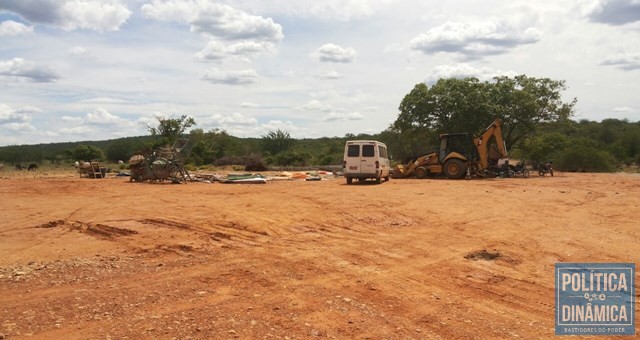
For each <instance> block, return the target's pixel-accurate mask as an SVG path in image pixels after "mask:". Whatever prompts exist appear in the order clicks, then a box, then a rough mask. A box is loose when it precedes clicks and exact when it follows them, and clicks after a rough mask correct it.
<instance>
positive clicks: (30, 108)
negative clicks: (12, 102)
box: [14, 105, 42, 114]
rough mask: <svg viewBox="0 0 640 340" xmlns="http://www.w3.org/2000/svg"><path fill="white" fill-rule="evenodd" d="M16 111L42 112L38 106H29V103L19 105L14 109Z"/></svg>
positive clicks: (26, 112)
mask: <svg viewBox="0 0 640 340" xmlns="http://www.w3.org/2000/svg"><path fill="white" fill-rule="evenodd" d="M14 112H16V113H24V114H32V113H40V112H42V109H41V108H39V107H35V106H31V105H25V106H21V107H19V108H17V109H15V111H14Z"/></svg>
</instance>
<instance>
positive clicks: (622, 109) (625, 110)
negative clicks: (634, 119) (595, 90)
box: [613, 106, 635, 114]
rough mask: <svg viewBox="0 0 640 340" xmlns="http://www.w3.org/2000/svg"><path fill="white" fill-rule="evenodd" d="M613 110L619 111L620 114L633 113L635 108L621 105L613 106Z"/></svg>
mask: <svg viewBox="0 0 640 340" xmlns="http://www.w3.org/2000/svg"><path fill="white" fill-rule="evenodd" d="M613 112H615V113H621V114H627V113H633V112H635V110H634V109H633V108H631V107H628V106H621V107H614V108H613Z"/></svg>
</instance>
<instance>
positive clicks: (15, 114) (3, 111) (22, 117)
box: [0, 103, 32, 124]
mask: <svg viewBox="0 0 640 340" xmlns="http://www.w3.org/2000/svg"><path fill="white" fill-rule="evenodd" d="M25 108H27V109H26V110H25ZM29 108H31V107H23V108H21V109H13V108H12V107H11V106H9V105H7V104H2V103H0V124H10V123H23V122H28V121H30V120H31V116H29V115H28V113H32V111H31V110H30V109H29Z"/></svg>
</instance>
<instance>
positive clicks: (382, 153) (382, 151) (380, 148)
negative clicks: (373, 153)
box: [378, 145, 388, 158]
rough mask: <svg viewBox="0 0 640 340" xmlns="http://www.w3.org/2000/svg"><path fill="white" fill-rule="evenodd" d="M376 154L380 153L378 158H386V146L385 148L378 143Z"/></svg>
mask: <svg viewBox="0 0 640 340" xmlns="http://www.w3.org/2000/svg"><path fill="white" fill-rule="evenodd" d="M378 154H379V155H380V158H388V157H387V148H385V147H384V146H382V145H378Z"/></svg>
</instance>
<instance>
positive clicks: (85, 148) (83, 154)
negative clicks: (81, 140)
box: [71, 144, 103, 161]
mask: <svg viewBox="0 0 640 340" xmlns="http://www.w3.org/2000/svg"><path fill="white" fill-rule="evenodd" d="M71 154H72V155H73V158H74V159H76V160H79V161H94V160H100V159H102V158H103V153H102V150H100V149H99V148H98V147H95V146H93V145H85V144H80V145H78V146H76V147H75V148H73V149H72V150H71Z"/></svg>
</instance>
